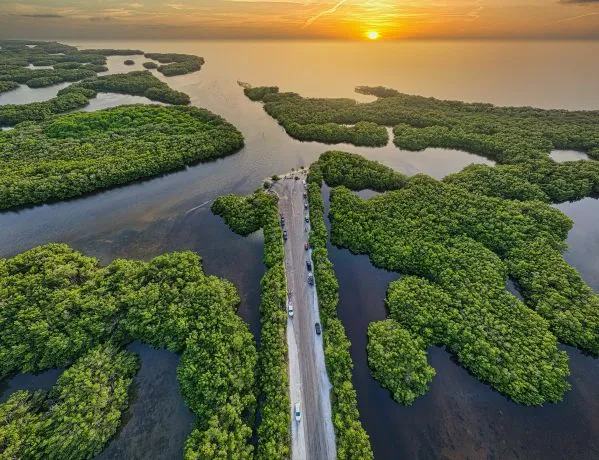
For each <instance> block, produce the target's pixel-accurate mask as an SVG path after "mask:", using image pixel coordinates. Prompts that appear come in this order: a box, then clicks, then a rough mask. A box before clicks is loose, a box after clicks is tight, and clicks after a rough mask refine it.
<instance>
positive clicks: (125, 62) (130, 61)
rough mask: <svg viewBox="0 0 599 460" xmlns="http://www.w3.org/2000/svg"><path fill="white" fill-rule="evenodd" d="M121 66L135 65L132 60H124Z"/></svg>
mask: <svg viewBox="0 0 599 460" xmlns="http://www.w3.org/2000/svg"><path fill="white" fill-rule="evenodd" d="M123 64H125V65H133V64H135V61H134V60H133V59H125V60H124V61H123Z"/></svg>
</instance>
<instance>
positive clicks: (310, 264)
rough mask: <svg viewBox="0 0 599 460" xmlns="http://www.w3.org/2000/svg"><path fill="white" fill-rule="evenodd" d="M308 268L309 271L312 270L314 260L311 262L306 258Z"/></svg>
mask: <svg viewBox="0 0 599 460" xmlns="http://www.w3.org/2000/svg"><path fill="white" fill-rule="evenodd" d="M306 268H307V269H308V271H309V272H311V271H312V262H310V261H309V260H306Z"/></svg>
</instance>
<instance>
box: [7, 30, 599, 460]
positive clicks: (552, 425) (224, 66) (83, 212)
mask: <svg viewBox="0 0 599 460" xmlns="http://www.w3.org/2000/svg"><path fill="white" fill-rule="evenodd" d="M73 44H75V45H80V44H81V45H84V46H85V47H90V48H100V47H103V48H116V47H120V48H125V47H126V48H141V49H143V50H145V51H155V52H180V53H193V54H198V55H202V56H204V57H205V58H206V65H205V66H204V68H202V70H201V71H200V72H197V73H193V74H190V75H183V76H178V77H172V78H168V79H165V78H164V77H163V76H162V75H160V74H158V73H155V74H156V75H157V76H158V78H161V79H163V80H166V81H168V84H169V85H170V86H171V87H173V88H174V89H176V90H179V91H184V92H186V93H187V94H189V95H190V97H191V99H192V104H194V105H199V106H202V107H205V108H207V109H209V110H211V111H213V112H215V113H217V114H219V115H221V116H223V117H225V118H226V119H227V120H228V121H230V122H231V123H233V124H234V125H235V126H237V127H238V128H239V129H240V130H241V131H242V133H243V135H244V137H245V147H244V148H243V149H242V150H241V151H240V152H238V153H236V154H235V155H232V156H230V157H227V158H224V159H221V160H218V161H215V162H212V163H208V164H201V165H196V166H191V167H188V168H186V169H185V170H182V171H178V172H175V173H171V174H166V175H163V176H161V177H157V178H154V179H151V180H146V181H140V182H137V183H134V184H130V185H128V186H124V187H118V188H114V189H111V190H107V191H104V192H100V193H95V194H92V195H89V196H85V197H81V198H78V199H73V200H68V201H64V202H60V203H55V204H50V205H43V206H36V207H32V208H26V209H20V210H17V211H9V212H2V213H0V257H9V256H12V255H15V254H17V253H19V252H22V251H25V250H27V249H30V248H32V247H34V246H37V245H40V244H44V243H47V242H56V241H58V242H65V243H67V244H69V245H71V246H73V247H75V248H76V249H78V250H80V251H82V252H84V253H85V254H87V255H91V256H95V257H98V258H99V259H100V261H101V262H102V263H109V262H110V261H112V260H114V259H115V258H119V257H126V258H139V259H143V260H150V259H151V258H152V257H155V256H157V255H159V254H162V253H164V252H169V251H178V250H192V251H195V252H197V253H198V254H200V255H201V256H202V258H203V260H204V268H205V270H206V272H207V273H209V274H213V275H217V276H221V277H224V278H227V279H229V280H230V281H232V282H233V283H234V284H235V285H236V286H237V289H238V291H239V293H240V296H241V305H240V308H239V314H240V315H241V316H242V317H243V319H244V320H245V321H246V322H247V323H248V325H249V327H250V329H251V330H252V332H253V333H254V335H255V336H256V335H257V332H258V330H259V314H258V304H259V281H260V278H261V276H262V274H263V273H264V267H263V265H262V249H263V241H262V235H261V233H256V234H254V235H250V236H249V237H247V238H242V237H239V236H237V235H235V234H234V233H233V232H231V231H230V230H229V229H228V228H227V227H226V226H225V225H224V223H223V222H222V220H221V219H220V218H218V217H215V216H213V215H212V213H211V212H210V209H209V208H210V203H211V201H212V200H213V199H214V198H215V197H216V196H219V195H222V194H225V193H238V194H245V193H249V192H252V191H253V190H255V189H256V188H258V187H260V186H261V184H262V180H263V179H264V178H265V177H268V176H270V175H272V174H275V173H281V172H285V171H289V170H290V169H291V168H297V167H299V166H302V165H309V164H310V163H311V162H313V161H314V160H315V159H316V158H317V157H318V156H319V155H320V153H322V152H324V151H326V150H329V149H332V148H334V149H338V150H345V151H349V152H354V153H359V154H361V155H364V156H366V157H368V158H370V159H376V160H378V161H380V162H382V163H384V164H386V165H388V166H391V167H393V168H394V169H396V170H398V171H402V172H404V173H406V174H409V175H412V174H416V173H420V172H422V173H425V174H429V175H431V176H433V177H435V178H442V177H443V176H445V175H446V174H449V173H451V172H456V171H459V170H461V169H462V168H463V167H465V166H466V165H468V164H470V163H473V162H475V163H486V164H491V162H490V161H488V160H487V159H484V158H481V157H478V156H476V155H472V154H468V153H466V152H461V151H451V150H445V149H427V150H425V151H423V152H406V151H401V150H398V149H397V148H396V147H395V146H393V145H392V144H389V145H387V146H385V147H381V148H360V147H354V146H350V145H343V144H342V145H335V146H329V145H324V144H320V143H316V142H309V143H302V142H298V141H296V140H293V139H291V138H290V137H289V136H287V135H286V134H285V132H284V131H283V129H282V128H281V127H280V126H279V125H278V124H277V123H276V121H274V120H273V119H271V118H270V117H269V116H268V115H266V114H265V112H264V110H263V109H262V107H261V105H260V104H258V103H252V102H250V101H249V100H248V99H246V98H245V97H244V96H243V93H242V91H241V90H240V88H239V87H238V85H237V80H242V81H248V82H250V83H252V84H256V85H259V84H269V85H270V84H279V85H280V86H281V87H282V89H283V90H289V91H297V92H299V93H301V94H306V95H310V96H334V97H355V94H354V93H353V87H354V86H355V85H358V84H372V85H378V84H384V85H388V86H394V87H396V88H398V89H400V90H403V91H405V92H407V93H416V94H423V95H427V96H428V95H434V96H437V97H444V98H455V99H463V100H483V101H489V102H493V103H497V104H516V103H520V104H522V105H537V106H544V107H568V108H596V106H598V105H599V91H593V90H592V88H594V87H595V86H594V85H597V80H596V79H593V78H591V77H588V78H587V77H586V75H591V73H590V72H585V71H584V69H585V68H586V67H589V66H591V67H592V66H594V65H595V64H593V62H595V61H593V60H592V59H584V60H578V61H577V62H578V64H579V65H575V62H574V61H576V56H577V54H576V53H574V52H573V51H572V47H575V48H576V46H579V48H576V50H578V51H577V53H579V54H581V55H586V54H585V53H587V54H588V53H589V52H590V51H588V50H589V47H595V48H596V46H595V45H592V46H591V45H590V44H589V45H587V44H580V45H576V46H575V45H572V46H565V45H563V46H562V45H560V46H557V45H556V46H554V45H552V44H547V45H546V47H545V48H543V46H545V45H543V46H541V45H527V46H521V45H519V44H514V45H513V46H512V45H505V46H504V45H502V46H498V45H492V44H489V45H486V44H476V45H465V44H463V45H462V44H461V45H459V46H458V47H456V46H454V45H449V44H448V45H446V46H445V45H435V46H433V45H430V46H429V45H428V44H421V45H415V44H413V45H407V44H405V45H401V47H400V46H399V45H398V46H397V47H395V48H393V49H391V48H389V49H388V48H384V47H381V48H380V50H381V54H380V56H378V55H377V54H376V53H373V52H372V51H371V50H372V48H363V47H362V45H355V46H353V45H351V46H350V45H348V46H341V45H339V44H322V43H319V44H306V43H292V44H291V43H279V44H277V43H267V42H264V43H259V44H257V43H252V42H243V43H241V42H239V43H238V42H226V43H222V42H209V41H207V42H184V41H181V42H158V41H147V42H140V41H137V42H135V41H131V42H124V41H120V42H87V43H83V41H81V42H79V43H73ZM439 46H445V48H439ZM487 47H493V50H491V49H488V48H487ZM539 47H540V48H539ZM547 47H549V48H547ZM595 48H593V49H595ZM441 49H443V52H441V51H439V50H441ZM466 49H468V50H470V51H469V53H471V54H472V56H470V55H469V54H468V53H466V52H465V50H466ZM541 49H543V50H545V51H546V53H545V54H543V53H540V50H541ZM598 49H599V48H598ZM485 50H488V52H487V51H485ZM527 50H528V51H527ZM383 51H384V52H383ZM390 52H392V53H393V55H394V56H396V57H397V59H393V60H391V61H390V60H389V59H388V56H389V55H390ZM527 52H528V53H529V54H526V53H527ZM591 54H592V53H591ZM532 55H534V56H533V57H534V61H535V62H536V64H535V65H534V66H530V65H521V66H518V65H514V64H513V62H514V60H515V59H522V62H523V63H528V62H530V60H531V56H532ZM331 56H335V59H331V58H330V57H331ZM469 56H470V57H469ZM481 56H492V59H484V58H481ZM542 56H547V58H546V59H545V58H542ZM558 56H559V59H560V60H562V61H563V62H570V63H571V65H564V71H563V72H561V73H560V75H559V78H557V77H555V75H554V74H552V73H551V72H546V71H545V69H550V68H552V67H553V65H554V63H555V61H556V59H558ZM124 59H126V58H125V57H110V58H109V69H110V70H109V72H111V73H112V72H122V71H130V70H138V69H139V68H141V63H142V62H143V61H145V59H144V58H142V57H140V56H137V57H134V58H133V59H134V60H135V65H134V66H132V67H126V66H124V65H123V64H122V62H123V60H124ZM540 60H542V61H543V62H540ZM407 61H409V62H411V65H409V66H406V65H404V64H405V62H407ZM545 61H546V62H545ZM506 62H509V63H510V64H509V66H508V67H506ZM273 63H277V65H274V64H273ZM397 65H400V67H401V68H399V69H398V68H396V66H397ZM581 66H582V67H581ZM585 66H586V67H585ZM471 68H476V69H477V73H476V78H477V84H476V85H473V84H471V83H472V82H471V81H468V79H467V78H463V77H464V75H468V74H469V72H470V69H471ZM504 68H510V69H513V71H514V72H515V74H516V75H515V76H514V78H509V79H506V78H503V77H501V78H499V77H498V75H501V70H503V69H504ZM568 69H573V70H572V71H568ZM439 75H444V76H445V78H443V79H441V78H439ZM552 75H554V76H552ZM554 77H555V78H554ZM539 82H543V85H545V86H542V87H541V86H539ZM61 87H62V86H60V85H58V86H53V87H50V88H43V89H38V90H31V89H29V88H26V87H21V88H19V89H18V90H16V91H15V92H9V93H5V94H4V95H2V96H1V97H0V104H6V103H24V102H30V101H35V100H47V99H49V98H51V97H53V96H54V95H55V94H56V92H57V91H58V90H59V89H60V88H61ZM562 88H566V90H564V91H561V89H562ZM597 88H598V89H599V87H597ZM582 89H584V91H582ZM589 95H591V96H592V95H595V96H592V97H591V96H589ZM527 97H528V98H527ZM593 97H594V99H593ZM358 98H359V99H361V100H367V99H368V98H361V97H358ZM138 102H147V101H146V100H145V99H144V98H132V97H129V96H123V95H107V94H100V95H99V96H98V98H97V99H95V100H92V101H91V104H90V106H88V107H87V108H86V110H98V109H101V108H106V107H112V106H116V105H120V104H124V103H138ZM596 203H597V201H594V200H582V201H581V202H579V203H573V204H567V205H560V206H559V208H560V209H562V210H563V211H564V212H566V213H567V214H569V215H571V217H573V218H574V220H575V225H574V229H573V230H572V232H571V233H570V238H569V240H568V243H569V244H570V251H569V252H568V253H567V255H566V258H567V259H568V261H569V262H570V263H571V264H573V265H574V266H575V267H576V268H577V269H578V270H580V272H581V274H582V276H583V277H584V278H585V280H586V281H587V282H588V283H589V284H590V285H591V286H592V287H593V288H594V289H595V290H597V289H599V264H598V262H597V261H599V231H597V228H599V226H598V225H597V224H599V212H598V211H599V207H597V206H596ZM330 251H331V259H332V261H333V262H334V263H335V268H336V272H337V276H338V277H339V282H340V289H341V291H340V296H341V302H340V312H339V313H340V316H341V319H342V320H343V322H344V324H345V326H346V328H347V331H348V334H349V337H350V339H351V341H352V344H353V345H352V349H351V352H352V357H353V359H354V363H355V369H354V383H355V385H356V388H357V391H358V400H359V406H360V411H361V413H362V420H363V423H364V426H365V428H366V430H367V431H368V433H369V434H370V436H371V439H372V444H373V448H374V450H375V454H376V457H377V458H380V459H392V458H393V459H394V458H426V459H428V458H456V459H457V458H522V459H525V458H526V459H529V458H530V459H533V458H572V459H585V458H589V459H590V458H599V450H598V449H599V447H598V441H597V439H598V438H599V397H598V395H597V391H596V383H595V382H597V378H598V377H599V366H598V362H597V360H593V359H591V358H588V357H584V356H581V355H580V354H579V353H578V352H577V351H575V350H572V349H570V348H567V350H568V353H569V355H570V357H571V359H570V366H571V369H572V376H571V378H570V380H571V382H572V384H573V390H572V391H571V392H569V393H568V394H567V396H566V400H565V401H564V402H563V403H560V404H557V405H548V406H546V407H543V408H526V407H521V406H518V405H515V404H513V403H510V402H509V401H507V400H506V399H505V398H503V397H502V396H501V395H499V394H497V393H495V392H493V391H491V390H490V389H489V388H488V387H487V386H485V385H483V384H480V383H479V382H478V381H476V380H475V379H474V378H472V377H470V376H469V375H468V374H467V373H466V372H465V371H464V370H463V369H462V368H460V367H459V366H457V365H456V364H454V363H453V362H452V360H451V359H450V356H449V355H448V354H447V353H446V352H445V351H443V350H441V349H438V348H433V349H431V350H430V351H429V359H430V362H431V364H432V365H433V366H434V367H435V369H436V370H437V376H436V377H435V379H434V380H433V382H432V385H431V390H430V392H429V393H428V394H427V395H425V396H424V397H422V398H421V399H419V400H418V401H417V402H416V403H415V404H414V406H413V407H411V408H404V407H401V406H399V405H397V404H396V403H395V402H394V401H393V400H392V399H391V398H390V396H389V394H388V392H387V391H386V390H383V389H382V388H381V387H380V386H379V385H378V383H376V382H375V381H374V380H373V379H372V378H371V377H370V372H369V369H368V367H367V362H366V328H367V325H368V323H369V322H371V321H376V320H380V319H383V318H384V317H385V315H386V312H385V307H384V304H383V299H384V296H385V291H386V288H387V285H388V283H389V282H390V281H392V280H394V279H397V278H398V276H399V275H398V274H396V273H388V272H385V271H382V270H377V269H375V268H373V267H372V265H371V264H370V262H369V261H368V258H367V257H364V256H352V255H351V254H350V253H349V252H348V251H343V250H338V249H336V248H330ZM130 349H132V350H134V351H136V352H137V353H139V354H140V356H141V364H142V366H141V370H140V372H139V374H138V375H137V376H136V379H135V398H134V399H133V403H132V405H131V407H130V409H129V411H128V413H127V416H126V419H125V421H124V423H123V426H122V428H121V431H120V432H119V433H118V435H117V436H116V437H115V439H113V440H112V441H111V443H110V445H109V447H108V448H107V449H106V451H105V452H104V453H103V454H102V455H101V456H100V457H101V458H127V459H129V458H180V457H181V453H182V450H183V443H184V439H185V438H186V436H187V435H188V434H189V432H190V431H191V427H192V425H193V417H192V415H191V414H190V413H189V411H188V410H187V409H186V408H185V405H184V404H183V400H182V398H181V397H180V395H179V389H178V385H177V381H176V366H177V363H178V357H177V356H176V355H174V354H172V353H169V352H166V351H164V350H153V349H151V348H149V347H146V346H143V345H140V344H137V343H136V344H132V345H130ZM59 373H60V372H59V371H58V370H56V371H54V370H52V371H48V372H47V373H43V374H40V375H37V376H31V375H25V374H21V375H17V376H14V377H13V378H12V379H10V380H6V381H4V383H2V382H0V392H1V397H2V398H7V397H8V395H9V394H10V393H12V392H13V391H15V390H16V389H36V388H39V389H49V388H50V387H51V386H52V385H53V384H54V383H55V380H56V378H57V377H58V375H59ZM1 385H4V386H1Z"/></svg>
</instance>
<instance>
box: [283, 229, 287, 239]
mask: <svg viewBox="0 0 599 460" xmlns="http://www.w3.org/2000/svg"><path fill="white" fill-rule="evenodd" d="M283 239H284V240H285V241H287V230H283Z"/></svg>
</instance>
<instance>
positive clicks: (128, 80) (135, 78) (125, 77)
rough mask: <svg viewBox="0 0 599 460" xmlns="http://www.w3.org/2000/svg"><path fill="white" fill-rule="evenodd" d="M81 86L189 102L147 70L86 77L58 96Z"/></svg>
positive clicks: (155, 99)
mask: <svg viewBox="0 0 599 460" xmlns="http://www.w3.org/2000/svg"><path fill="white" fill-rule="evenodd" d="M81 88H86V89H92V90H94V91H96V92H102V93H122V94H130V95H132V96H145V97H147V98H148V99H151V100H153V101H159V102H165V103H167V104H173V105H187V104H189V96H188V95H187V94H185V93H182V92H180V91H175V90H173V89H171V88H170V87H169V86H168V85H167V84H166V83H164V82H162V81H160V80H159V79H158V78H156V77H155V76H154V75H152V73H151V72H149V71H147V70H145V71H137V72H129V73H120V74H112V75H104V76H101V77H94V78H87V79H85V80H83V81H81V82H79V83H75V84H73V85H70V86H68V87H67V88H65V89H62V90H60V91H59V92H58V96H61V95H63V94H67V93H69V92H78V91H80V89H81Z"/></svg>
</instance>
